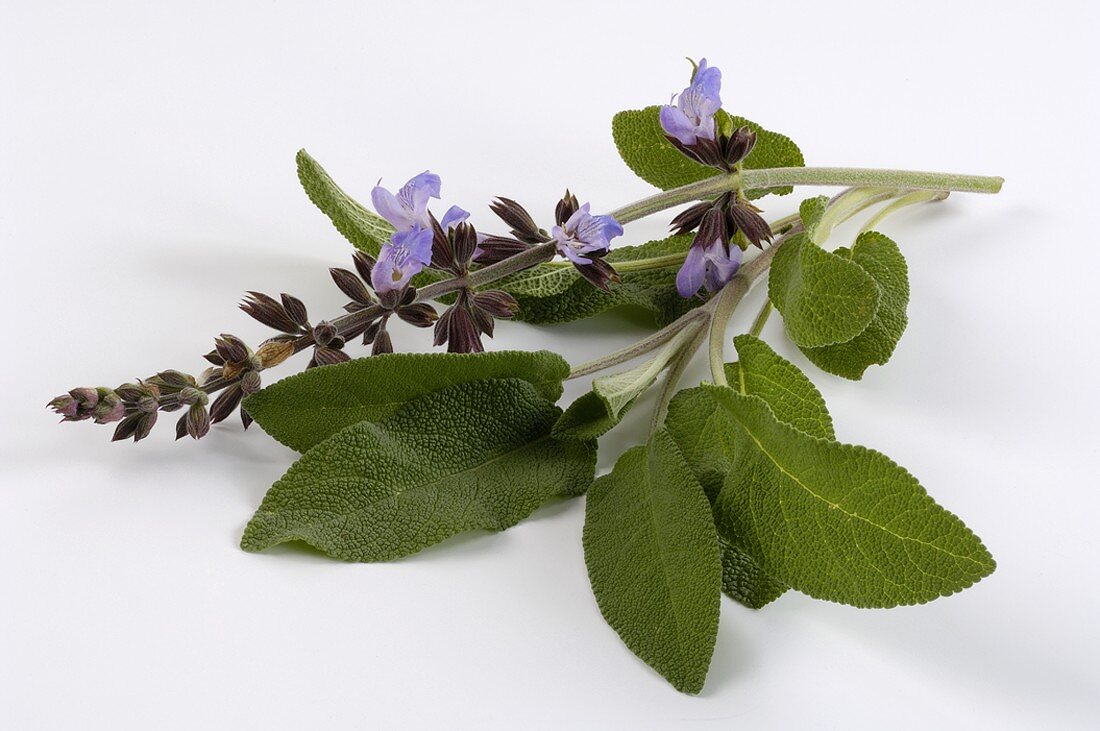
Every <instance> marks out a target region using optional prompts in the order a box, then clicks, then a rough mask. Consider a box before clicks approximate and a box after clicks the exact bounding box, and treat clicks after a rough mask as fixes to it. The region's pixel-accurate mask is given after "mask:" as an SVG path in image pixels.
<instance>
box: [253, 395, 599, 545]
mask: <svg viewBox="0 0 1100 731" xmlns="http://www.w3.org/2000/svg"><path fill="white" fill-rule="evenodd" d="M560 413H561V410H560V409H558V408H557V407H555V406H553V405H552V404H550V403H549V402H547V401H546V400H545V399H544V398H543V397H542V396H541V395H540V394H539V393H538V391H537V390H536V389H535V387H534V386H532V385H531V384H530V383H528V382H526V381H521V380H519V379H497V380H484V381H470V382H466V383H459V384H458V385H455V386H452V387H450V388H447V389H444V390H442V391H436V392H435V393H431V394H428V395H426V396H423V397H421V398H419V399H416V400H414V401H410V402H409V403H407V404H405V405H404V406H402V407H401V408H400V409H398V410H397V411H396V412H395V413H393V414H392V415H391V416H389V417H388V418H386V419H383V420H382V421H380V422H377V423H376V422H371V421H363V422H360V423H358V424H355V425H353V426H349V427H347V428H346V429H344V430H343V431H341V432H339V433H337V434H335V435H333V436H332V437H329V438H328V439H327V440H325V441H324V442H321V443H320V444H318V445H317V446H316V447H314V448H313V449H311V450H309V451H308V452H306V453H305V455H303V456H302V457H301V459H299V460H298V461H297V462H295V463H294V465H293V466H292V467H291V468H290V470H288V471H287V473H286V474H285V475H283V477H282V478H280V479H279V480H278V481H277V482H276V483H275V484H274V485H273V486H272V487H271V489H270V490H269V491H268V493H267V495H266V496H265V497H264V500H263V503H262V504H261V505H260V507H259V509H258V510H257V511H256V514H255V515H253V516H252V520H251V521H249V523H248V526H247V527H246V528H245V531H244V536H243V537H242V538H241V547H242V548H244V549H245V550H246V551H262V550H264V549H266V548H270V547H271V546H274V545H276V544H279V543H285V542H287V541H304V542H306V543H308V544H310V545H311V546H313V547H315V548H317V549H319V550H321V551H324V552H325V553H326V554H328V555H329V556H332V557H333V558H340V559H344V560H348V561H388V560H391V559H395V558H400V557H401V556H408V555H410V554H413V553H416V552H417V551H420V550H422V549H424V548H426V547H428V546H431V545H433V544H436V543H439V542H440V541H443V540H445V539H447V538H449V537H451V536H453V535H456V534H458V533H463V532H466V531H473V530H489V531H500V530H504V529H506V528H509V527H511V526H513V525H515V524H516V523H518V522H519V521H520V520H523V519H524V518H526V517H527V516H528V515H530V514H531V513H532V512H533V511H534V510H535V509H536V508H538V507H539V506H540V505H542V504H543V503H545V502H546V501H548V500H550V499H552V498H554V497H566V496H573V495H580V494H582V493H583V492H584V491H585V490H587V489H588V486H589V485H590V484H591V482H592V476H593V474H594V472H595V466H596V449H595V445H594V444H593V443H592V442H587V443H582V442H559V441H557V440H555V439H553V438H552V437H551V436H550V428H551V427H552V426H553V424H554V422H555V421H557V418H558V416H559V415H560Z"/></svg>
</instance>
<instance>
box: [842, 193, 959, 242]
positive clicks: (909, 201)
mask: <svg viewBox="0 0 1100 731" xmlns="http://www.w3.org/2000/svg"><path fill="white" fill-rule="evenodd" d="M948 195H950V193H948V192H947V191H945V190H915V191H913V192H912V193H909V194H908V195H903V196H902V197H901V198H898V199H897V200H895V201H894V202H893V203H891V204H890V205H888V206H884V207H883V208H882V209H881V210H880V211H879V212H878V213H876V214H875V215H874V216H872V217H871V218H870V219H868V221H867V223H865V224H863V227H862V228H860V230H859V232H860V233H864V232H867V231H870V230H872V229H874V227H875V226H877V225H879V224H880V223H882V221H883V219H885V218H887V217H888V216H891V215H893V214H894V213H896V212H897V211H899V210H901V209H902V208H905V207H906V206H913V205H917V204H919V203H933V202H935V201H942V200H944V199H945V198H947V196H948Z"/></svg>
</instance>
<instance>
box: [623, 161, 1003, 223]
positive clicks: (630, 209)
mask: <svg viewBox="0 0 1100 731" xmlns="http://www.w3.org/2000/svg"><path fill="white" fill-rule="evenodd" d="M1003 183H1004V178H999V177H990V176H984V175H959V174H956V173H930V172H920V171H914V170H878V169H873V168H761V169H759V170H742V171H741V172H738V173H723V174H721V175H715V176H714V177H711V178H706V179H704V180H700V181H698V182H695V183H689V184H688V185H683V186H680V187H679V188H672V189H670V190H666V191H664V192H663V193H657V194H656V195H651V196H649V197H648V198H643V199H641V200H639V201H635V202H634V203H629V204H627V205H625V206H623V207H621V208H616V209H615V210H613V211H611V214H610V215H612V216H614V217H615V220H617V221H618V222H619V223H630V222H631V221H637V220H638V219H639V218H644V217H646V216H648V215H650V214H653V213H656V212H658V211H662V210H664V209H666V208H671V207H672V206H677V205H680V204H681V203H688V202H689V201H695V200H700V199H702V198H707V197H710V196H714V195H718V194H720V193H725V192H726V191H730V190H737V189H739V188H740V189H743V190H759V189H763V188H778V187H782V186H787V185H849V186H856V187H861V188H904V189H910V190H938V191H960V192H964V193H997V192H999V191H1000V190H1001V185H1002V184H1003Z"/></svg>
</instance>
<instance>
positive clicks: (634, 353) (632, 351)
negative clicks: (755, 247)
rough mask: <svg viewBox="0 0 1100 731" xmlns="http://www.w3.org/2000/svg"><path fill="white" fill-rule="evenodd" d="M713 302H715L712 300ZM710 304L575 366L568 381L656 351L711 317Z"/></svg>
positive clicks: (689, 311)
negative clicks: (636, 339) (639, 338)
mask: <svg viewBox="0 0 1100 731" xmlns="http://www.w3.org/2000/svg"><path fill="white" fill-rule="evenodd" d="M712 302H713V300H712ZM710 304H711V302H708V303H707V304H705V305H703V306H702V307H697V308H696V309H694V310H688V311H687V312H686V313H684V314H683V315H681V316H680V318H679V319H677V320H676V321H675V322H672V323H670V324H668V325H665V326H664V327H663V328H661V329H660V330H658V331H657V332H655V333H653V334H652V335H649V336H648V337H645V338H642V339H641V340H639V341H638V342H636V343H632V344H630V345H628V346H626V347H625V348H620V349H619V350H616V351H615V352H613V353H608V354H607V355H603V356H600V357H599V358H594V359H592V360H589V361H585V362H584V363H581V364H580V365H576V366H573V370H571V371H569V375H568V376H567V377H566V380H572V379H574V378H580V377H581V376H587V375H591V374H592V373H598V372H599V371H602V370H604V369H606V368H610V367H612V366H616V365H619V364H620V363H625V362H627V361H628V360H634V359H635V358H637V357H638V356H639V355H644V354H646V353H648V352H650V351H651V350H656V349H657V348H659V347H661V346H662V345H664V344H665V343H667V342H668V341H669V340H672V339H673V338H674V337H676V335H678V334H679V333H680V332H681V331H682V330H683V329H684V328H685V327H687V326H688V325H690V324H692V323H693V322H695V321H696V320H700V319H705V318H709V317H710Z"/></svg>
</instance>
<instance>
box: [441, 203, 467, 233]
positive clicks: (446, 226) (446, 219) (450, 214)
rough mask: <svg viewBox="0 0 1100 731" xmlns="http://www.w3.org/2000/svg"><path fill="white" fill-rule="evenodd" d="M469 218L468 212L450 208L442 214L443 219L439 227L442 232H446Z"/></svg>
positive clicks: (453, 207)
mask: <svg viewBox="0 0 1100 731" xmlns="http://www.w3.org/2000/svg"><path fill="white" fill-rule="evenodd" d="M469 217H470V212H469V211H465V210H463V209H461V208H459V207H458V206H451V207H450V208H448V209H447V212H446V213H444V214H443V219H442V220H441V221H440V222H439V225H440V226H441V227H442V228H443V230H444V231H448V230H450V229H451V228H453V227H454V226H457V225H458V224H460V223H462V222H463V221H465V220H466V219H467V218H469Z"/></svg>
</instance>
